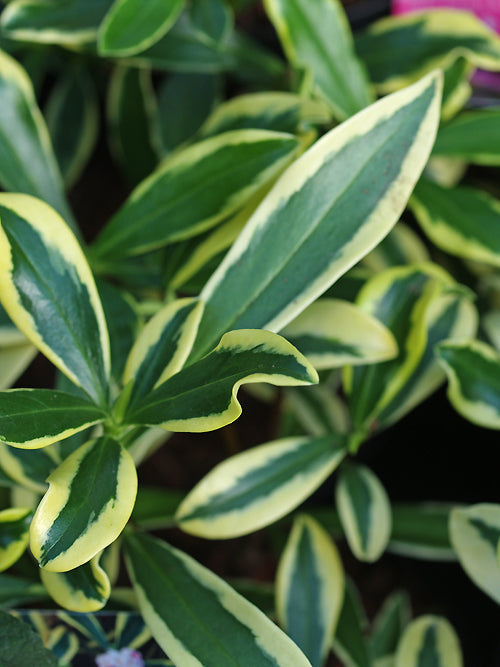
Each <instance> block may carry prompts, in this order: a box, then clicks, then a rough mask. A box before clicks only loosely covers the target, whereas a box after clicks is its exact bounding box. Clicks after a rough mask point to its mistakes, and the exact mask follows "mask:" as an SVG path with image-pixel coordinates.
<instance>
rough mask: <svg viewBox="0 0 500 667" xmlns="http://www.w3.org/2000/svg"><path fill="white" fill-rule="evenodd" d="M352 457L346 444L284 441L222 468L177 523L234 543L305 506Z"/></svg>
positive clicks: (200, 487) (199, 488) (188, 501)
mask: <svg viewBox="0 0 500 667" xmlns="http://www.w3.org/2000/svg"><path fill="white" fill-rule="evenodd" d="M345 454H346V449H345V439H344V438H343V437H341V436H335V435H328V436H324V437H322V438H309V437H303V438H301V437H297V438H284V439H282V440H277V441H275V442H271V443H267V444H265V445H260V446H259V447H254V448H252V449H249V450H247V451H245V452H242V453H241V454H236V455H235V456H232V457H230V458H228V459H226V460H225V461H223V462H222V463H220V464H219V465H217V466H216V467H215V468H214V469H213V470H212V471H211V472H210V473H208V475H207V476H206V477H204V478H203V479H202V480H201V482H199V484H197V485H196V486H195V487H194V489H192V491H191V492H190V493H189V494H188V495H187V497H186V498H185V499H184V500H183V502H182V503H181V504H180V506H179V508H178V510H177V512H176V515H175V518H176V520H177V523H178V524H179V526H180V527H181V528H182V529H183V530H184V531H186V532H188V533H192V534H194V535H199V536H201V537H210V538H215V539H218V538H230V537H236V536H238V535H245V534H247V533H250V532H252V531H255V530H257V529H259V528H262V527H264V526H267V525H269V524H271V523H273V522H274V521H276V520H277V519H280V518H281V517H283V516H285V515H286V514H288V512H290V511H291V510H293V509H295V507H297V506H298V505H300V504H301V503H302V502H303V501H304V500H305V499H306V498H307V497H308V496H310V495H311V494H312V493H313V492H314V491H315V490H316V489H317V488H318V487H319V486H320V485H321V484H322V483H323V482H324V481H325V479H327V477H329V475H331V473H332V472H333V470H335V468H336V467H337V466H338V464H339V463H340V461H341V460H342V459H343V458H344V456H345Z"/></svg>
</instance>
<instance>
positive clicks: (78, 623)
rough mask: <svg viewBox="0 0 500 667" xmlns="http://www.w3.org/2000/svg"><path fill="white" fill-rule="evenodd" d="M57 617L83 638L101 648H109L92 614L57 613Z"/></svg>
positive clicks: (104, 633)
mask: <svg viewBox="0 0 500 667" xmlns="http://www.w3.org/2000/svg"><path fill="white" fill-rule="evenodd" d="M57 617H58V618H59V619H60V620H61V621H62V622H63V623H65V624H66V625H69V626H70V627H72V628H75V630H77V631H78V632H79V633H81V634H82V635H83V636H84V637H86V638H88V639H90V641H91V642H92V643H93V644H95V645H97V646H101V647H102V648H111V645H110V641H109V639H108V637H107V636H106V632H105V630H104V628H103V627H102V625H101V624H100V622H99V620H98V618H97V615H94V614H68V613H67V612H65V611H58V612H57Z"/></svg>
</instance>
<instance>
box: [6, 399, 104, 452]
mask: <svg viewBox="0 0 500 667" xmlns="http://www.w3.org/2000/svg"><path fill="white" fill-rule="evenodd" d="M105 417H106V414H105V413H104V412H103V411H102V410H101V409H100V408H98V407H97V406H96V405H94V404H93V403H90V402H89V401H87V400H85V399H82V398H79V397H78V396H73V395H72V394H67V393H65V392H62V391H54V390H52V389H8V390H7V391H2V392H0V441H4V442H5V443H7V444H9V445H12V446H13V447H21V448H23V449H38V448H39V447H46V446H47V445H50V444H52V443H53V442H57V441H58V440H63V439H64V438H67V437H69V436H70V435H73V434H74V433H78V432H79V431H83V430H84V429H86V428H88V427H89V426H92V425H93V424H97V423H99V422H101V421H103V419H104V418H105Z"/></svg>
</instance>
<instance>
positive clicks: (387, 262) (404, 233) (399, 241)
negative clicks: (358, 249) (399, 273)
mask: <svg viewBox="0 0 500 667" xmlns="http://www.w3.org/2000/svg"><path fill="white" fill-rule="evenodd" d="M362 261H363V266H366V267H368V268H369V269H370V271H372V272H373V273H379V272H380V271H384V270H385V269H389V268H391V267H392V266H402V265H404V264H419V263H421V262H428V261H430V255H429V252H428V250H427V248H426V247H425V245H424V243H423V241H422V240H421V239H420V237H419V236H418V235H417V234H416V233H415V232H414V231H413V230H412V229H411V227H408V225H405V223H404V222H398V224H397V225H396V226H395V227H394V229H392V230H391V231H390V232H389V234H387V236H386V237H385V239H382V241H381V242H380V243H379V244H378V245H377V247H376V248H374V249H373V250H372V251H371V252H370V253H368V255H366V257H364V258H363V260H362Z"/></svg>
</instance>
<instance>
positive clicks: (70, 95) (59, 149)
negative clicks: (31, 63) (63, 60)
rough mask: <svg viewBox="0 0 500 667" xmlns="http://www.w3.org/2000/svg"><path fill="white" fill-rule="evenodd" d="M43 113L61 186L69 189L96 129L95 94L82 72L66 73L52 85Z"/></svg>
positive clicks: (91, 145)
mask: <svg viewBox="0 0 500 667" xmlns="http://www.w3.org/2000/svg"><path fill="white" fill-rule="evenodd" d="M45 114H46V118H47V126H48V130H49V134H50V137H51V139H52V145H53V146H54V152H55V154H56V157H57V161H58V163H59V167H60V169H61V172H62V174H63V176H64V183H65V185H66V187H67V188H70V187H71V186H72V185H73V184H74V183H75V182H76V181H77V180H78V178H79V177H80V175H81V173H82V171H83V170H84V168H85V166H86V165H87V162H88V160H89V158H90V156H91V154H92V151H93V150H94V147H95V144H96V141H97V135H98V130H99V107H98V99H97V92H96V90H95V87H94V83H93V81H92V79H91V78H90V76H89V75H88V73H87V72H86V71H85V70H83V69H80V68H74V69H72V70H68V72H66V73H65V74H64V75H63V76H62V77H61V78H60V79H59V80H58V81H57V82H56V84H55V86H54V88H53V89H52V91H51V95H50V97H49V100H48V102H47V106H46V108H45Z"/></svg>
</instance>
